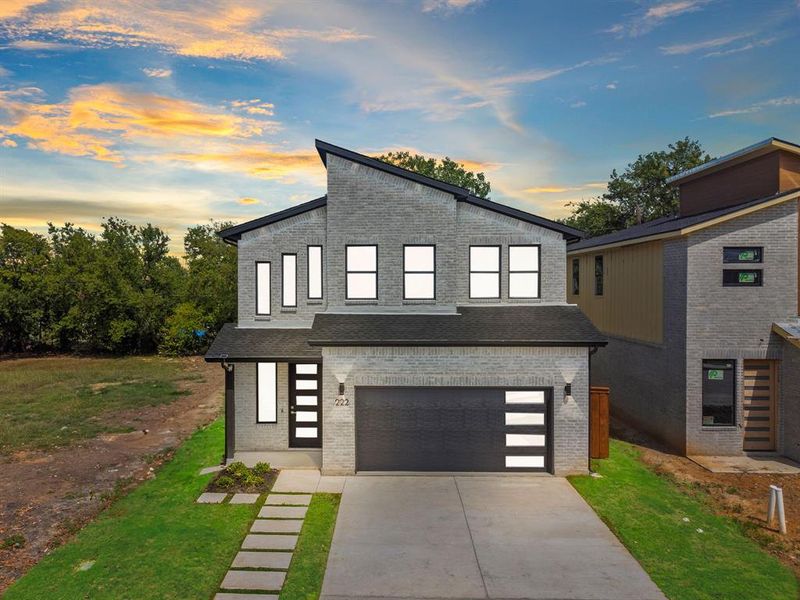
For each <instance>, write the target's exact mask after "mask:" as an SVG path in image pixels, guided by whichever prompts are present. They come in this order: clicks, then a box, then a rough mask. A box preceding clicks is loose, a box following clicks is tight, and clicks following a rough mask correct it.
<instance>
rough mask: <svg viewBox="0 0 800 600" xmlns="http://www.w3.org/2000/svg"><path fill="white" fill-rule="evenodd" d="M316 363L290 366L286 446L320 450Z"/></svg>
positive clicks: (320, 385) (318, 389) (319, 415)
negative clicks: (287, 442)
mask: <svg viewBox="0 0 800 600" xmlns="http://www.w3.org/2000/svg"><path fill="white" fill-rule="evenodd" d="M320 367H321V366H320V365H319V364H317V363H297V364H291V365H289V447H291V448H321V447H322V401H321V396H320V393H321V392H320V390H321V388H322V374H321V371H322V369H321V368H320Z"/></svg>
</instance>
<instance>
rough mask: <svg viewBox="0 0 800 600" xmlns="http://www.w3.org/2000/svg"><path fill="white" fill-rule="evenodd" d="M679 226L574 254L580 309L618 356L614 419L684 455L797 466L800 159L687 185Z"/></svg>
mask: <svg viewBox="0 0 800 600" xmlns="http://www.w3.org/2000/svg"><path fill="white" fill-rule="evenodd" d="M670 182H671V183H673V184H675V185H678V186H679V190H680V212H679V214H678V215H676V216H674V217H667V218H662V219H658V220H655V221H652V222H649V223H645V224H642V225H638V226H634V227H630V228H628V229H626V230H623V231H619V232H616V233H612V234H609V235H604V236H599V237H596V238H591V239H586V240H583V241H580V242H577V243H575V244H572V245H570V246H569V249H568V252H569V261H568V265H567V269H568V277H569V278H570V286H569V295H568V299H569V301H570V302H575V303H576V304H578V305H579V306H580V307H581V308H582V309H583V311H584V312H585V313H586V315H587V316H589V318H590V319H591V320H592V321H593V322H594V324H595V325H596V326H597V327H598V329H600V330H601V331H602V332H603V333H605V334H607V335H608V336H609V337H610V341H609V345H608V347H607V348H606V349H604V350H603V352H601V353H599V354H598V359H597V361H595V362H594V363H593V364H592V369H593V370H592V380H593V381H592V383H593V384H595V385H608V386H609V387H610V388H611V405H612V412H614V413H615V414H617V415H618V416H620V417H622V418H623V419H624V420H627V421H629V422H631V423H632V424H633V425H635V426H636V427H638V428H640V429H642V430H644V431H647V432H650V433H652V434H655V435H656V436H658V437H660V438H661V439H662V440H664V441H666V442H667V443H669V444H670V445H671V446H673V447H674V448H675V449H677V450H679V451H681V452H683V453H685V454H689V455H692V454H697V455H703V454H705V455H737V454H742V453H743V452H746V451H766V452H778V453H782V454H785V455H787V456H790V457H792V458H795V459H797V460H800V348H798V343H799V342H798V339H797V336H798V335H800V333H799V332H800V328H798V324H797V316H798V298H799V297H800V287H799V285H798V240H797V234H798V202H799V200H798V198H800V146H797V145H795V144H791V143H788V142H784V141H781V140H777V139H774V138H773V139H769V140H766V141H764V142H761V143H758V144H755V145H753V146H750V147H748V148H745V149H743V150H740V151H738V152H735V153H733V154H730V155H728V156H724V157H722V158H719V159H717V160H714V161H711V162H709V163H706V164H705V165H702V166H700V167H697V168H695V169H692V170H690V171H687V172H685V173H682V174H680V175H678V176H676V177H673V178H672V179H671V180H670Z"/></svg>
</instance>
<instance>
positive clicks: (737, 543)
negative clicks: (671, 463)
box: [570, 441, 798, 600]
mask: <svg viewBox="0 0 800 600" xmlns="http://www.w3.org/2000/svg"><path fill="white" fill-rule="evenodd" d="M595 469H596V470H597V472H598V473H600V474H601V475H602V478H594V477H589V476H581V477H573V478H570V481H571V482H572V485H574V486H575V488H576V489H577V490H578V492H580V494H581V495H582V496H583V497H584V498H585V499H586V501H587V502H589V504H591V505H592V507H593V508H594V510H595V511H596V512H597V514H598V515H600V517H601V518H602V519H603V521H605V522H606V523H607V524H608V525H609V527H611V529H612V530H613V531H614V532H615V533H616V534H617V536H618V537H619V538H620V540H622V542H623V543H624V544H625V546H627V548H628V550H630V552H631V553H632V554H633V555H634V556H635V557H636V559H637V560H638V561H639V562H640V563H641V564H642V566H643V567H644V568H645V570H646V571H647V572H648V573H649V574H650V577H652V579H653V581H655V583H656V584H657V585H658V587H660V588H661V590H662V591H663V592H664V593H665V594H666V595H667V596H668V597H669V598H670V599H671V600H690V599H691V600H695V599H725V600H736V599H742V600H745V599H746V600H751V599H753V598H765V599H766V598H769V599H770V600H780V599H787V600H789V599H796V598H797V597H798V583H797V580H796V578H795V577H794V575H793V573H792V572H791V570H790V569H788V568H787V567H785V566H783V565H782V564H781V563H780V562H779V561H778V560H777V559H776V558H774V557H773V556H771V555H769V554H767V553H766V552H764V551H763V550H761V548H760V547H759V546H758V545H757V544H756V543H755V542H753V541H752V540H750V539H748V538H747V537H745V536H744V535H743V534H742V533H741V531H740V529H739V526H738V525H737V524H736V523H735V522H734V521H732V520H730V519H728V518H725V517H720V516H716V515H714V514H713V513H712V511H711V510H710V509H709V508H708V507H707V506H705V505H704V504H703V503H702V501H700V500H697V499H694V498H691V497H689V496H687V495H686V494H683V493H682V492H681V491H680V490H678V489H677V488H676V487H675V485H674V484H672V483H671V482H669V481H668V480H667V479H664V478H662V477H659V476H658V475H656V474H655V473H653V472H652V471H650V470H649V469H648V468H647V467H646V466H645V465H644V464H643V463H642V462H641V461H640V460H639V458H638V451H637V450H636V448H635V447H633V446H631V445H630V444H626V443H624V442H619V441H612V443H611V456H610V458H608V459H606V460H601V461H595ZM698 530H702V532H700V531H698Z"/></svg>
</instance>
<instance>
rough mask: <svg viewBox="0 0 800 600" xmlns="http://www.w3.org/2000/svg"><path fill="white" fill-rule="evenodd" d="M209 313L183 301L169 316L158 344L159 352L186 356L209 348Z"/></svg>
mask: <svg viewBox="0 0 800 600" xmlns="http://www.w3.org/2000/svg"><path fill="white" fill-rule="evenodd" d="M209 322H210V319H209V317H208V315H206V314H203V312H201V311H200V309H199V308H197V306H196V305H195V304H194V303H192V302H181V303H180V304H178V306H176V307H175V311H174V312H173V313H172V314H171V315H170V316H169V317H168V318H167V322H166V324H165V325H164V330H163V331H162V335H161V343H160V344H159V346H158V352H159V354H166V355H168V356H186V355H189V354H198V353H200V352H203V351H204V350H205V349H206V348H208V342H209V335H208V332H209Z"/></svg>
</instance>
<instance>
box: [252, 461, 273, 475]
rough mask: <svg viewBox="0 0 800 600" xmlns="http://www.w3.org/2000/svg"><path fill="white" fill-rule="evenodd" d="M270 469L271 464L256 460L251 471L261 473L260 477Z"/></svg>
mask: <svg viewBox="0 0 800 600" xmlns="http://www.w3.org/2000/svg"><path fill="white" fill-rule="evenodd" d="M271 470H272V466H271V465H270V464H269V463H268V462H258V463H256V464H255V466H254V467H253V473H255V474H256V475H261V476H262V477H263V476H264V475H266V474H267V473H269V472H270V471H271Z"/></svg>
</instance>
